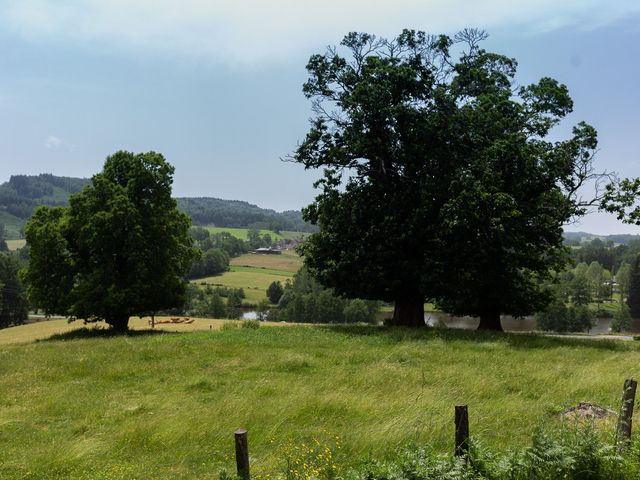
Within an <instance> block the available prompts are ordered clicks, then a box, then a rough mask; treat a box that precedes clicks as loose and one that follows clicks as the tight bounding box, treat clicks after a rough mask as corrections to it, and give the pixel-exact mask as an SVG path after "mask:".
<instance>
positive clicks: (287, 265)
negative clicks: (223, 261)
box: [231, 250, 302, 274]
mask: <svg viewBox="0 0 640 480" xmlns="http://www.w3.org/2000/svg"><path fill="white" fill-rule="evenodd" d="M231 266H232V267H236V266H237V267H254V268H264V269H271V270H279V271H281V272H286V273H291V274H293V273H295V272H297V271H298V270H299V269H300V267H302V259H301V258H300V256H298V254H297V253H296V252H295V251H293V250H285V251H283V252H282V253H281V254H280V255H260V254H256V253H247V254H245V255H240V256H239V257H236V258H232V259H231Z"/></svg>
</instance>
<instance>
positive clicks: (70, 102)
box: [0, 0, 640, 234]
mask: <svg viewBox="0 0 640 480" xmlns="http://www.w3.org/2000/svg"><path fill="white" fill-rule="evenodd" d="M465 27H478V28H481V29H484V30H486V31H487V32H488V33H489V35H490V37H489V39H488V40H487V41H486V42H485V44H484V46H485V48H486V49H488V50H492V51H496V52H498V53H502V54H505V55H508V56H510V57H514V58H516V59H517V60H518V64H519V69H518V75H517V81H518V83H520V84H527V83H531V82H535V81H537V80H538V79H539V78H541V77H543V76H551V77H554V78H556V79H558V80H559V81H561V82H562V83H565V84H566V85H567V86H568V88H569V91H570V94H571V96H572V97H573V99H574V104H575V106H574V112H573V113H572V114H571V115H570V116H569V117H568V118H567V119H566V122H565V123H564V124H563V126H562V127H561V128H560V129H559V134H560V135H561V134H562V133H563V132H564V133H567V132H570V129H571V126H572V125H573V124H575V123H577V122H579V121H581V120H585V121H587V122H588V123H590V124H592V125H593V126H594V127H595V128H596V129H597V130H598V133H599V141H600V143H599V146H600V150H599V153H598V156H597V158H596V167H597V168H598V169H600V170H607V171H614V172H617V173H618V174H619V175H620V176H622V177H637V176H640V155H639V154H638V153H637V152H638V148H637V143H636V142H637V140H638V138H637V137H638V136H639V135H640V81H639V79H640V2H638V1H637V0H608V1H604V0H563V1H558V0H553V1H551V0H537V1H530V0H520V1H517V2H516V1H513V0H447V1H444V0H422V1H418V0H395V1H393V2H390V1H384V2H382V1H380V2H378V1H376V0H368V1H364V0H353V1H347V0H342V1H337V0H324V1H322V2H318V1H314V0H309V1H305V0H244V1H241V0H236V1H228V0H227V1H218V0H209V1H204V0H172V1H170V0H0V182H4V181H7V180H8V179H9V177H10V176H11V175H14V174H38V173H53V174H55V175H65V176H74V177H89V176H91V175H93V174H94V173H97V172H98V171H100V170H101V168H102V164H103V163H104V159H105V158H106V156H107V155H109V154H111V153H113V152H115V151H117V150H121V149H124V150H130V151H134V152H141V151H149V150H154V151H158V152H161V153H163V154H164V155H165V157H166V158H167V160H168V161H169V162H170V163H172V164H173V165H174V166H175V168H176V172H175V176H174V194H175V195H176V196H209V197H218V198H226V199H233V200H245V201H248V202H250V203H254V204H257V205H259V206H261V207H265V208H273V209H276V210H280V211H281V210H289V209H299V208H301V207H303V206H305V205H307V204H309V203H310V202H311V201H312V200H313V198H314V196H315V195H316V192H315V191H314V189H313V186H312V184H313V181H314V179H316V178H317V177H318V176H319V174H318V173H317V172H312V171H304V169H303V168H302V167H301V166H300V165H297V164H293V163H289V162H283V161H282V159H283V158H284V157H286V156H287V155H288V154H290V153H292V152H293V150H294V149H295V147H296V145H297V143H298V142H299V141H301V140H302V139H303V138H304V135H305V133H306V131H307V130H308V128H309V118H310V117H311V115H312V113H311V108H310V104H309V102H308V101H307V100H306V99H305V98H304V96H303V94H302V84H303V83H304V81H305V80H306V78H307V74H306V70H305V65H306V62H307V60H308V58H309V56H310V55H312V54H314V53H322V52H324V51H325V48H326V47H327V46H328V45H336V44H338V43H339V42H340V40H341V38H342V37H343V36H344V35H345V34H346V33H348V32H350V31H363V32H369V33H374V34H376V35H379V36H382V37H393V36H394V35H397V34H398V33H399V32H400V31H401V30H402V29H403V28H414V29H417V30H424V31H427V32H429V33H437V34H439V33H445V34H454V33H455V32H456V31H458V30H460V29H462V28H465ZM566 229H567V230H574V231H576V230H583V231H588V232H591V233H597V234H612V233H637V234H640V227H637V226H629V225H624V224H622V223H620V222H618V221H617V220H616V219H615V218H613V217H612V216H609V215H604V214H599V213H594V214H590V215H588V216H587V217H585V218H584V219H583V220H582V222H581V223H578V224H572V225H568V226H567V227H566Z"/></svg>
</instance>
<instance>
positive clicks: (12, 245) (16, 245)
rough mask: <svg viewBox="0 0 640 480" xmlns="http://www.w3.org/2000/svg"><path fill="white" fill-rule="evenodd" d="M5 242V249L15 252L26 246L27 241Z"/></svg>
mask: <svg viewBox="0 0 640 480" xmlns="http://www.w3.org/2000/svg"><path fill="white" fill-rule="evenodd" d="M6 242H7V248H8V249H9V250H10V251H12V252H13V251H15V250H18V249H19V248H22V247H24V246H25V245H26V244H27V241H26V240H24V239H21V240H6Z"/></svg>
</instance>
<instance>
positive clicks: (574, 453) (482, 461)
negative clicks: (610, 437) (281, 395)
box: [344, 427, 640, 480]
mask: <svg viewBox="0 0 640 480" xmlns="http://www.w3.org/2000/svg"><path fill="white" fill-rule="evenodd" d="M638 475H640V466H639V464H638V462H637V461H636V459H635V458H634V455H633V453H632V454H627V455H625V456H621V455H617V454H616V452H615V448H614V446H613V445H612V443H610V442H605V441H603V440H602V439H601V437H600V436H599V435H598V433H597V432H596V431H594V430H593V428H589V427H586V428H584V427H583V428H582V429H566V430H561V431H557V432H547V431H545V430H542V429H539V430H537V432H536V433H535V434H534V436H533V438H532V444H531V446H529V447H527V448H524V449H520V450H511V451H509V452H506V453H502V454H496V453H494V452H491V451H490V450H489V449H487V448H485V447H482V446H481V445H478V444H472V448H471V449H470V452H469V455H468V457H467V458H466V459H465V458H456V457H452V456H450V455H442V454H438V453H436V452H434V451H432V450H428V449H425V448H420V447H417V448H414V449H411V450H406V451H403V452H401V453H400V454H399V458H398V459H397V460H392V461H388V462H380V461H375V460H369V461H368V462H366V463H364V465H363V466H362V467H360V468H355V469H352V470H350V471H349V472H348V473H347V474H346V475H345V476H344V478H345V480H364V479H367V480H405V479H408V478H410V479H412V480H487V479H496V480H499V479H500V480H502V479H513V480H557V479H565V480H616V479H619V480H624V479H629V480H630V479H632V478H637V476H638Z"/></svg>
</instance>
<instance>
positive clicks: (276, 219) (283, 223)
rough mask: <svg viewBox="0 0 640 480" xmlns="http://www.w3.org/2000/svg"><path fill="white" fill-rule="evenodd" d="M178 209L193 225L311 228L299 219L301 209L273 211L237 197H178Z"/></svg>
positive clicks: (300, 230)
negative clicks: (191, 220) (222, 198)
mask: <svg viewBox="0 0 640 480" xmlns="http://www.w3.org/2000/svg"><path fill="white" fill-rule="evenodd" d="M176 200H177V201H178V209H179V210H180V211H181V212H184V213H186V214H187V215H189V216H190V217H191V218H192V219H193V223H195V224H196V225H218V226H224V227H232V228H257V229H266V230H273V231H274V232H279V231H281V230H290V231H296V232H311V231H314V230H315V229H314V227H312V226H311V225H309V224H308V223H306V222H305V221H304V220H303V219H302V215H301V213H300V211H293V210H291V211H286V212H281V213H279V212H276V211H274V210H268V209H264V208H260V207H257V206H255V205H251V204H250V203H247V202H242V201H237V200H221V199H219V198H178V199H176Z"/></svg>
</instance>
